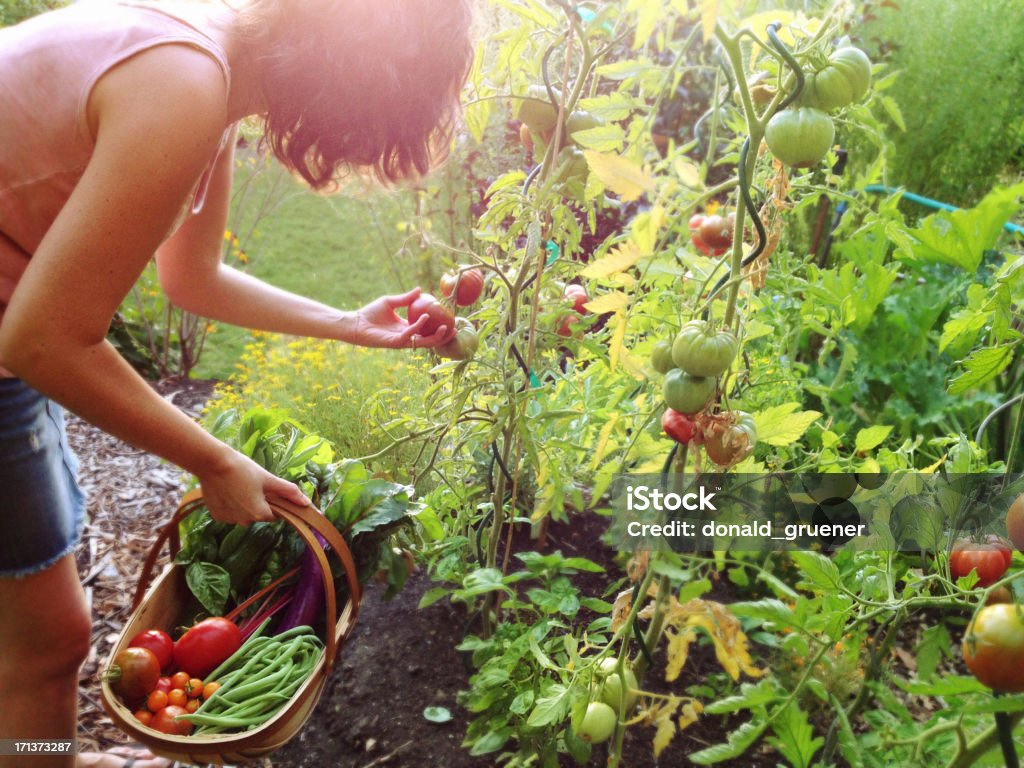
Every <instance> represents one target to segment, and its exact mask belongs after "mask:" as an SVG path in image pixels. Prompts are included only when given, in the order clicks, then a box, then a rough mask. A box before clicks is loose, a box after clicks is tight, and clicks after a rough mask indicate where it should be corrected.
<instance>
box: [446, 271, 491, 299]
mask: <svg viewBox="0 0 1024 768" xmlns="http://www.w3.org/2000/svg"><path fill="white" fill-rule="evenodd" d="M483 290H484V273H483V272H481V271H480V270H479V269H477V268H476V267H473V268H472V269H466V268H465V267H459V271H458V272H450V273H448V274H447V275H445V276H444V277H442V278H441V293H442V294H443V295H444V296H445V297H451V295H452V293H454V294H455V304H456V305H457V306H460V307H468V306H471V305H473V304H475V303H476V300H477V299H479V298H480V294H481V293H482V292H483Z"/></svg>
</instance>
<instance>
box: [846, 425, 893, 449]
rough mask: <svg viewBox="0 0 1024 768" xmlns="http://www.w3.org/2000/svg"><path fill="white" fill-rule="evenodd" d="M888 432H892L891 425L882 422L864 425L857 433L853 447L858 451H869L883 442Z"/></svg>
mask: <svg viewBox="0 0 1024 768" xmlns="http://www.w3.org/2000/svg"><path fill="white" fill-rule="evenodd" d="M890 432H892V427H890V426H886V425H883V424H876V425H875V426H873V427H866V428H864V429H862V430H860V431H859V432H858V433H857V439H856V442H855V445H854V447H855V448H856V450H857V452H858V453H865V452H867V451H870V450H871V449H872V448H877V447H878V446H880V445H881V444H882V443H883V442H885V438H887V437H888V436H889V433H890Z"/></svg>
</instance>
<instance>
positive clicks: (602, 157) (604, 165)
mask: <svg viewBox="0 0 1024 768" xmlns="http://www.w3.org/2000/svg"><path fill="white" fill-rule="evenodd" d="M583 155H584V157H586V159H587V165H589V166H590V170H591V172H592V173H593V174H594V175H595V176H597V178H598V179H600V181H601V183H602V184H604V185H605V187H607V188H608V189H610V190H611V191H612V192H614V193H615V194H617V195H618V196H619V197H620V198H621V199H622V201H623V202H626V203H629V202H632V201H634V200H636V199H638V198H639V197H640V195H642V194H643V193H644V192H650V191H651V190H653V189H654V179H653V178H652V177H651V175H650V174H649V173H647V172H646V171H645V170H644V169H643V168H641V167H640V166H639V165H638V164H637V163H635V162H633V161H632V160H627V159H626V158H624V157H621V156H619V155H613V154H605V153H603V152H595V151H594V150H592V149H585V150H584V151H583Z"/></svg>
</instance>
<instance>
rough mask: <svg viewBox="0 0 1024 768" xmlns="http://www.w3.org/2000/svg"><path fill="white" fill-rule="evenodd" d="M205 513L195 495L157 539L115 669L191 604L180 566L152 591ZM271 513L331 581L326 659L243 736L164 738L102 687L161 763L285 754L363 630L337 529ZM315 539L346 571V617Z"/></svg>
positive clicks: (117, 718) (123, 724) (113, 713)
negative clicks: (184, 533) (351, 639)
mask: <svg viewBox="0 0 1024 768" xmlns="http://www.w3.org/2000/svg"><path fill="white" fill-rule="evenodd" d="M201 506H202V498H201V497H200V496H199V495H198V493H197V492H193V493H190V494H187V495H186V496H185V498H184V499H183V500H182V503H181V505H180V506H179V507H178V511H177V512H176V513H175V515H174V517H173V518H172V519H171V521H170V522H169V523H168V524H167V525H166V526H165V527H164V528H163V530H162V531H161V532H160V534H159V535H158V536H157V539H156V541H155V542H154V543H153V546H152V548H151V549H150V551H149V554H148V556H147V557H146V561H145V563H144V564H143V566H142V573H141V575H140V577H139V582H138V586H137V587H136V591H135V597H134V599H133V601H132V614H131V617H130V618H129V620H128V621H127V623H126V624H125V626H124V628H123V629H122V630H121V634H120V636H119V637H118V638H117V642H116V643H115V644H114V648H113V650H112V651H111V654H110V659H109V661H108V665H107V666H109V665H110V664H111V663H112V662H113V659H114V657H115V656H116V655H117V654H118V653H119V652H120V651H121V650H122V649H124V648H126V647H127V646H128V643H129V642H130V640H131V638H133V637H134V636H135V635H137V634H138V633H139V632H143V631H145V630H148V629H163V630H164V631H168V632H169V631H170V630H171V629H172V628H173V627H174V626H175V623H176V622H177V621H178V620H179V612H180V610H181V607H182V606H183V605H185V604H186V603H187V602H188V600H189V598H190V593H189V590H188V587H187V585H186V584H185V568H184V566H182V565H179V564H174V563H172V564H171V565H168V566H166V567H165V568H164V571H163V572H162V573H161V574H160V575H159V576H158V577H157V578H156V580H155V582H154V583H153V586H152V588H150V589H149V590H148V591H147V586H148V585H149V583H150V580H151V578H152V572H153V568H154V566H155V564H156V561H157V559H158V558H159V555H160V552H161V550H162V548H163V545H164V542H168V543H169V547H170V553H171V558H172V560H173V558H174V556H175V555H176V554H177V552H178V549H179V548H180V541H179V537H178V523H179V522H180V521H181V520H182V519H183V518H184V517H186V516H187V515H189V514H190V513H192V512H193V511H195V510H196V509H198V508H200V507H201ZM270 508H271V509H272V510H273V512H274V514H275V515H276V516H277V517H279V518H281V519H282V520H284V521H285V522H287V523H288V524H289V525H291V526H292V527H293V528H295V530H296V531H297V532H298V533H299V535H300V536H301V537H302V539H303V541H305V542H306V545H307V546H308V547H311V548H312V550H313V552H314V553H315V554H316V555H317V560H318V561H319V563H320V570H321V573H322V575H323V579H324V589H325V601H324V602H325V603H326V614H327V616H326V618H327V621H326V624H325V626H326V627H327V631H326V633H325V634H326V637H325V639H324V645H325V648H324V652H323V653H322V654H321V655H320V659H319V660H318V661H317V663H316V666H315V667H314V669H313V672H312V673H311V674H310V676H309V679H308V680H306V682H305V683H303V684H302V685H301V686H300V687H299V689H298V690H297V691H296V692H295V694H294V695H293V696H292V697H291V699H290V700H289V701H288V703H287V704H286V705H285V706H284V707H282V708H281V710H280V711H279V712H277V714H275V715H274V716H273V717H272V718H271V719H269V720H268V721H267V722H265V723H263V724H262V725H260V726H259V727H257V728H254V729H252V730H248V731H243V732H239V733H222V734H215V735H206V736H173V735H169V734H165V733H161V732H160V731H157V730H154V729H152V728H149V727H147V726H145V725H143V724H142V723H141V722H139V721H138V720H137V719H136V718H135V715H134V714H133V713H132V711H131V710H130V709H128V707H126V706H125V705H124V703H123V702H121V700H120V699H119V698H118V697H117V695H116V694H115V693H114V692H113V690H112V689H111V687H110V684H109V682H107V681H106V680H104V681H103V682H102V684H101V697H102V701H103V707H104V709H106V710H107V714H109V715H110V718H111V719H112V720H113V721H114V723H115V724H116V725H117V726H118V727H119V728H120V729H121V730H122V731H124V732H125V733H126V734H128V735H129V736H130V737H131V738H132V739H133V740H136V741H138V742H140V743H142V744H144V745H145V746H146V747H148V748H149V749H150V750H151V751H152V752H153V753H154V754H156V755H160V756H162V757H166V758H169V759H171V760H179V761H181V762H184V763H193V764H199V765H204V764H211V765H226V764H232V763H240V762H245V761H246V760H252V759H255V758H258V757H261V756H263V755H266V754H268V753H270V752H272V751H274V750H275V749H277V748H278V747H281V746H282V745H284V744H285V743H286V742H287V741H288V740H289V739H291V738H292V736H294V735H295V734H296V733H297V732H298V730H299V728H301V727H302V725H303V724H304V723H305V722H306V720H307V719H308V718H309V716H310V715H311V714H312V712H313V709H314V707H315V706H316V703H317V701H318V700H319V698H320V694H321V692H322V691H323V687H324V683H325V682H326V680H327V678H328V676H329V675H330V674H331V671H332V669H333V667H334V661H335V658H336V657H337V654H338V651H339V650H340V648H341V645H342V643H343V642H344V640H345V638H346V637H348V635H349V633H350V632H351V631H352V628H353V627H354V626H355V621H356V616H357V614H358V613H359V601H360V595H361V593H360V586H359V580H358V579H357V577H356V567H355V562H354V560H353V558H352V552H351V550H350V549H349V547H348V544H346V543H345V539H344V538H342V536H341V534H340V533H338V531H337V529H336V528H335V527H334V526H333V525H331V523H330V521H328V520H327V518H325V517H324V516H323V515H322V514H321V513H320V512H319V511H317V510H316V509H314V508H313V507H299V506H297V505H294V504H290V503H287V502H283V501H273V502H270ZM315 534H320V536H322V537H323V538H324V539H325V540H326V541H327V543H328V544H329V545H330V547H331V549H332V550H333V551H334V552H335V553H336V554H337V555H338V558H339V559H340V561H341V564H342V567H343V568H344V570H345V576H346V579H347V581H348V587H349V594H348V600H347V602H346V603H345V605H344V607H343V609H342V611H341V613H340V615H339V613H338V606H337V599H336V595H335V591H334V579H333V577H332V574H331V569H330V566H329V564H328V560H327V557H326V556H325V554H324V551H323V549H322V548H321V547H320V545H319V543H318V542H317V540H316V538H315ZM332 627H333V631H331V628H332Z"/></svg>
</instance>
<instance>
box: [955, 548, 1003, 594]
mask: <svg viewBox="0 0 1024 768" xmlns="http://www.w3.org/2000/svg"><path fill="white" fill-rule="evenodd" d="M1004 552H1005V549H1004V548H1003V547H1001V546H1000V545H997V544H987V543H985V544H979V543H977V542H973V541H966V540H964V539H961V540H960V541H957V542H955V543H954V544H953V548H952V550H951V551H950V553H949V572H950V574H951V575H952V576H953V578H954V579H959V578H962V577H964V576H966V575H967V574H969V573H970V572H971V571H975V572H976V573H977V574H978V584H977V585H978V586H979V587H988V586H991V585H992V584H995V583H996V582H997V581H999V579H1000V577H1001V576H1002V575H1003V574H1004V573H1006V569H1007V567H1008V566H1009V562H1008V558H1006V556H1005V554H1004Z"/></svg>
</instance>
